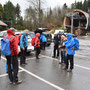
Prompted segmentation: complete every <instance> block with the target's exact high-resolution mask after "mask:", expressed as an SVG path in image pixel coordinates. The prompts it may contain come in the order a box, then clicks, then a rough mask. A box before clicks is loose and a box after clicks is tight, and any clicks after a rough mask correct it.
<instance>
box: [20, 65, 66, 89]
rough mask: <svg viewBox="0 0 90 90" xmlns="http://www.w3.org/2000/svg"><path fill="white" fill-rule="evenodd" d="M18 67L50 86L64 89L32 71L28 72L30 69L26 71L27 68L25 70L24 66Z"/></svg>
mask: <svg viewBox="0 0 90 90" xmlns="http://www.w3.org/2000/svg"><path fill="white" fill-rule="evenodd" d="M19 68H20V69H22V70H23V71H25V72H26V73H28V74H29V75H31V76H33V77H35V78H37V79H39V80H41V81H43V82H44V83H46V84H48V85H50V86H52V87H54V88H56V89H58V90H64V89H63V88H61V87H59V86H57V85H55V84H53V83H51V82H49V81H47V80H45V79H43V78H41V77H39V76H37V75H35V74H34V73H32V72H30V71H28V70H26V69H24V68H22V67H19Z"/></svg>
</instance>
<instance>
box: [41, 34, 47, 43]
mask: <svg viewBox="0 0 90 90" xmlns="http://www.w3.org/2000/svg"><path fill="white" fill-rule="evenodd" d="M40 40H41V41H42V42H47V38H46V37H45V35H43V34H42V35H41V36H40Z"/></svg>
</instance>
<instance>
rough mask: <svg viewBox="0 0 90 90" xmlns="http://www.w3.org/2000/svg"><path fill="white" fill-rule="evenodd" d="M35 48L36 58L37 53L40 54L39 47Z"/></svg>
mask: <svg viewBox="0 0 90 90" xmlns="http://www.w3.org/2000/svg"><path fill="white" fill-rule="evenodd" d="M35 50H36V58H38V55H39V54H40V47H36V48H35Z"/></svg>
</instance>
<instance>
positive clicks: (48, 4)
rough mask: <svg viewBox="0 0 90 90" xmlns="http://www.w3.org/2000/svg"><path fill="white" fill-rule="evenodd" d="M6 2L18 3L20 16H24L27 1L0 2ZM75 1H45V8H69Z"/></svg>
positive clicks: (4, 0) (0, 1) (0, 0)
mask: <svg viewBox="0 0 90 90" xmlns="http://www.w3.org/2000/svg"><path fill="white" fill-rule="evenodd" d="M7 1H11V2H12V3H13V4H14V5H16V4H17V3H19V5H20V7H21V11H22V12H21V14H22V16H24V12H25V9H26V8H27V7H28V6H29V4H28V2H27V0H0V3H1V4H5V3H6V2H7ZM76 1H84V0H76ZM74 2H75V0H45V3H46V4H45V8H48V7H51V8H54V7H56V6H60V7H62V6H63V4H64V3H67V5H68V6H70V5H71V4H72V3H74Z"/></svg>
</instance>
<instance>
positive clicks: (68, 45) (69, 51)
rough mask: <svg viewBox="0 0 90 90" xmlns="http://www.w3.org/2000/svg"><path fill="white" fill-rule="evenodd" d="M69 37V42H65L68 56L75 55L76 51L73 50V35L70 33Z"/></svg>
mask: <svg viewBox="0 0 90 90" xmlns="http://www.w3.org/2000/svg"><path fill="white" fill-rule="evenodd" d="M67 36H68V38H67V41H66V42H65V46H66V48H67V54H68V55H74V54H75V50H73V48H74V46H75V42H74V40H73V39H72V34H71V33H68V34H67Z"/></svg>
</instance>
